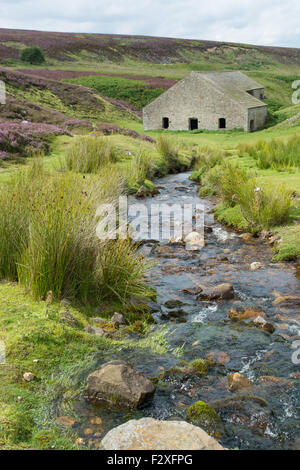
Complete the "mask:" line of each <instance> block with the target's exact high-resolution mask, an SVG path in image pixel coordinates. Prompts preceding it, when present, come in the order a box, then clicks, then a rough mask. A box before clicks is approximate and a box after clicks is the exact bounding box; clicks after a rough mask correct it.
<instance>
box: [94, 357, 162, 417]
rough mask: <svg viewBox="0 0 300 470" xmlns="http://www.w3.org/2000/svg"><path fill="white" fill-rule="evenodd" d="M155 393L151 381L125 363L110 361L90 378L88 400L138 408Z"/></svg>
mask: <svg viewBox="0 0 300 470" xmlns="http://www.w3.org/2000/svg"><path fill="white" fill-rule="evenodd" d="M154 392H155V387H154V385H153V384H152V382H150V380H149V379H147V378H145V377H144V376H143V375H142V374H141V373H139V372H136V371H135V370H134V369H133V368H132V367H131V365H130V364H128V363H126V362H124V361H110V362H107V363H106V364H104V365H103V366H102V367H101V368H100V369H98V370H96V371H95V372H92V373H91V374H90V375H89V376H88V380H87V386H86V393H85V394H86V398H87V399H88V400H91V401H106V402H109V403H111V404H113V405H118V406H126V407H129V408H138V407H139V406H140V405H141V404H142V403H143V402H145V401H146V400H147V399H149V398H150V397H151V396H152V395H153V394H154Z"/></svg>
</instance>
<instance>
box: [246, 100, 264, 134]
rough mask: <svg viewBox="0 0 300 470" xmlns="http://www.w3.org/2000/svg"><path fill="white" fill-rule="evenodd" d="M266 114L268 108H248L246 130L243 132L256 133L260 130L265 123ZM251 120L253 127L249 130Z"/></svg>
mask: <svg viewBox="0 0 300 470" xmlns="http://www.w3.org/2000/svg"><path fill="white" fill-rule="evenodd" d="M267 114H268V107H267V105H266V106H260V107H258V108H250V109H249V115H248V128H247V129H245V130H248V131H250V130H254V131H256V130H257V129H260V128H261V127H262V126H263V125H264V124H265V122H266V120H267ZM252 119H253V121H254V125H253V128H251V125H250V123H251V120H252Z"/></svg>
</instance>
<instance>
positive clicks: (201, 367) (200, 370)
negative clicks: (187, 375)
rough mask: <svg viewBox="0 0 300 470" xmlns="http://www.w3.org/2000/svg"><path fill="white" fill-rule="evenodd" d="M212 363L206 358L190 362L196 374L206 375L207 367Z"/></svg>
mask: <svg viewBox="0 0 300 470" xmlns="http://www.w3.org/2000/svg"><path fill="white" fill-rule="evenodd" d="M213 365H214V363H213V362H212V361H208V360H207V359H195V360H194V361H192V362H191V363H190V366H191V367H192V369H194V370H195V372H196V373H197V375H207V373H208V371H209V369H210V368H211V367H212V366H213Z"/></svg>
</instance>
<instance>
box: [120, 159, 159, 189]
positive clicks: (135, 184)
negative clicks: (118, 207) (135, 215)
mask: <svg viewBox="0 0 300 470" xmlns="http://www.w3.org/2000/svg"><path fill="white" fill-rule="evenodd" d="M153 175H154V167H153V163H152V160H151V156H150V155H149V154H148V153H147V152H143V151H140V152H137V153H136V154H135V155H133V157H132V159H131V161H130V163H129V165H128V167H126V168H125V174H124V176H125V178H126V185H127V188H128V190H129V191H131V190H134V191H136V190H137V189H138V188H139V187H140V186H141V185H142V184H143V183H144V181H145V179H148V178H149V179H151V178H152V177H153Z"/></svg>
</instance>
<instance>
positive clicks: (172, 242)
mask: <svg viewBox="0 0 300 470" xmlns="http://www.w3.org/2000/svg"><path fill="white" fill-rule="evenodd" d="M169 244H170V245H183V239H182V237H171V238H170V240H169Z"/></svg>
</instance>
